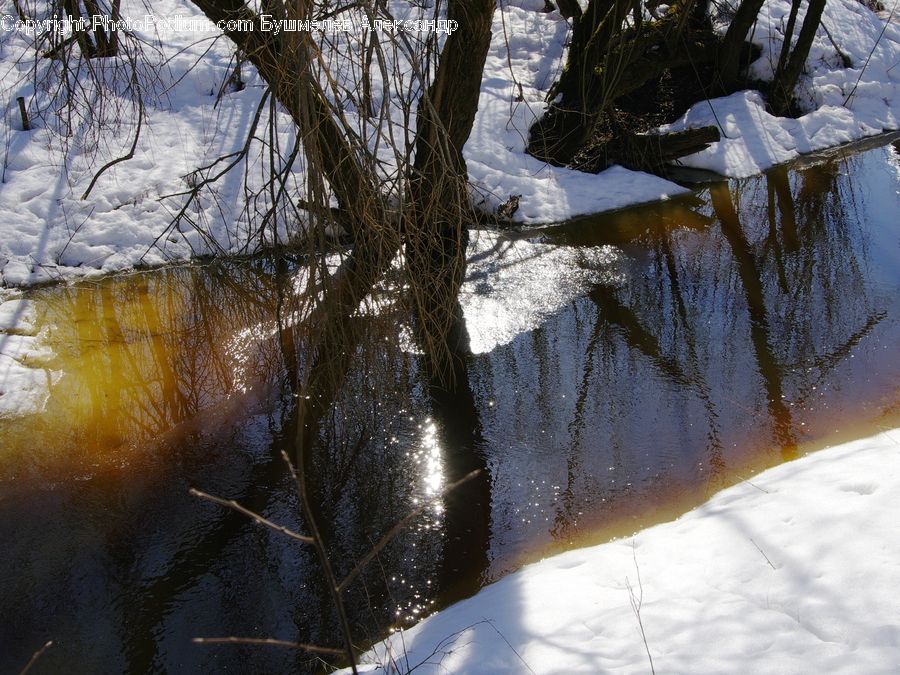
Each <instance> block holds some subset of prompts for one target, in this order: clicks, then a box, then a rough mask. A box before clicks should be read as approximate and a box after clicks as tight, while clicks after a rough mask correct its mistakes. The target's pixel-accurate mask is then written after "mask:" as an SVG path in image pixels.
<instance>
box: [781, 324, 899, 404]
mask: <svg viewBox="0 0 900 675" xmlns="http://www.w3.org/2000/svg"><path fill="white" fill-rule="evenodd" d="M886 317H887V312H877V313H875V314H873V315H871V316H870V317H869V318H868V319H867V320H866V323H865V324H863V326H862V328H860V329H859V330H858V331H856V332H855V333H853V334H852V335H851V336H850V337H849V338H847V341H846V342H845V343H844V344H842V345H839V346H838V348H837V349H835V350H834V351H833V352H831V353H830V354H823V355H822V356H819V357H816V358H815V359H813V363H812V367H813V368H816V369H818V370H819V376H818V377H817V378H816V379H815V380H814V381H813V382H811V383H809V384H808V385H807V386H806V387H805V388H803V389H801V390H800V391H799V392H798V393H797V401H798V402H800V401H803V400H804V399H805V398H806V394H807V393H808V392H809V391H810V390H812V389H815V388H816V387H817V386H818V384H819V383H820V382H821V381H822V380H823V379H824V378H825V376H826V375H827V374H828V373H829V372H830V371H831V370H833V369H834V368H836V367H837V366H838V364H839V363H840V362H841V361H843V360H844V359H845V358H846V357H847V356H848V355H849V354H850V352H851V350H852V349H853V348H854V347H855V346H856V345H857V344H859V343H860V342H861V341H862V340H863V339H864V338H865V337H866V336H867V335H868V334H869V333H871V332H872V330H873V329H874V328H875V326H877V325H878V324H879V323H881V321H882V319H884V318H886Z"/></svg>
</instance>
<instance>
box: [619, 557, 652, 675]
mask: <svg viewBox="0 0 900 675" xmlns="http://www.w3.org/2000/svg"><path fill="white" fill-rule="evenodd" d="M631 557H632V559H633V560H634V569H635V571H636V572H637V582H638V589H639V590H640V595H639V596H638V597H637V598H635V595H634V589H633V588H632V587H631V582H630V581H628V578H627V577H626V579H625V585H626V587H627V588H628V595H629V597H630V599H631V609H632V611H633V612H634V615H635V616H636V617H637V622H638V628H640V630H641V639H642V640H643V641H644V649H645V650H646V651H647V658H648V659H649V660H650V672H651V673H652V674H653V675H656V670H655V669H654V668H653V656H651V655H650V645H649V644H647V633H646V632H645V631H644V621H643V619H641V606H642V605H643V604H644V584H643V583H642V582H641V568H640V567H638V561H637V551H636V550H635V548H634V539H632V540H631Z"/></svg>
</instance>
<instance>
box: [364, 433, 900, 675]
mask: <svg viewBox="0 0 900 675" xmlns="http://www.w3.org/2000/svg"><path fill="white" fill-rule="evenodd" d="M898 494H900V429H893V430H890V431H885V432H883V433H880V434H878V435H876V436H873V437H871V438H866V439H863V440H858V441H853V442H850V443H846V444H843V445H840V446H836V447H833V448H830V449H826V450H822V451H819V452H817V453H814V454H812V455H809V456H806V457H804V458H802V459H799V460H797V461H794V462H791V463H788V464H783V465H781V466H778V467H775V468H773V469H770V470H768V471H766V472H764V473H762V474H760V475H758V476H756V477H754V478H753V479H752V481H745V482H743V483H741V484H739V485H736V486H734V487H731V488H729V489H726V490H724V491H722V492H720V493H719V494H717V495H715V496H714V497H713V498H712V499H710V500H709V501H708V502H707V503H706V504H704V505H703V506H701V507H699V508H697V509H695V510H694V511H691V512H690V513H688V514H686V515H685V516H683V517H681V518H679V519H678V520H676V521H674V522H670V523H665V524H662V525H658V526H655V527H652V528H649V529H647V530H644V531H642V532H639V533H638V534H636V535H635V536H634V537H633V538H632V539H628V540H620V541H614V542H610V543H608V544H603V545H600V546H595V547H592V548H586V549H580V550H576V551H571V552H568V553H564V554H561V555H558V556H555V557H552V558H549V559H546V560H543V561H541V562H539V563H536V564H533V565H529V566H527V567H525V568H524V569H522V570H520V571H519V572H516V573H514V574H512V575H510V576H508V577H506V578H504V579H502V580H500V581H499V582H497V583H495V584H492V585H491V586H488V587H486V588H485V589H483V590H482V591H481V592H479V593H478V594H477V595H476V596H474V597H472V598H470V599H468V600H464V601H462V602H460V603H458V604H456V605H453V606H451V607H449V608H447V609H445V610H443V611H441V612H439V613H437V614H436V615H434V616H432V617H430V618H428V619H426V620H425V621H423V622H422V623H420V624H419V625H417V626H415V627H414V628H412V629H410V630H407V631H404V632H403V633H402V635H401V634H396V635H394V636H393V637H392V638H391V639H390V640H389V641H387V642H386V643H384V644H382V645H381V646H379V647H378V648H377V649H376V650H375V651H373V652H371V653H369V654H367V655H366V656H365V659H364V660H365V662H366V663H368V664H370V666H369V667H370V668H372V669H376V666H375V665H372V664H385V665H386V668H385V670H386V671H387V672H396V670H392V668H396V669H397V670H399V671H400V672H407V671H409V670H412V669H413V668H416V670H415V672H417V673H419V672H422V673H426V672H439V673H523V672H534V673H573V672H583V673H599V672H608V671H613V670H615V671H616V672H642V673H643V672H649V671H650V661H649V658H648V650H649V654H650V657H652V660H653V666H654V668H655V669H656V672H667V673H669V672H671V673H723V672H755V673H769V672H779V673H801V672H843V673H851V672H853V673H857V672H866V673H888V672H896V668H897V664H898V663H900V606H898V605H897V602H896V598H895V596H896V589H897V588H900V540H898V538H897V536H896V527H897V495H898ZM645 640H646V646H645Z"/></svg>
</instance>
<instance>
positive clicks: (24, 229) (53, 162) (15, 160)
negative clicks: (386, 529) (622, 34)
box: [0, 0, 900, 287]
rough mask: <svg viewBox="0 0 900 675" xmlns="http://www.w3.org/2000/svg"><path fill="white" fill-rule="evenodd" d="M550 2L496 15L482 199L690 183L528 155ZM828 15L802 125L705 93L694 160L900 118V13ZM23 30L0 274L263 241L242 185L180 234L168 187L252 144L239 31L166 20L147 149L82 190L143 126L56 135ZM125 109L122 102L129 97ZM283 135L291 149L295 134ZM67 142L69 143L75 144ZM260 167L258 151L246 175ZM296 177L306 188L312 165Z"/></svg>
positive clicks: (735, 172)
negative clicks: (710, 137) (26, 112)
mask: <svg viewBox="0 0 900 675" xmlns="http://www.w3.org/2000/svg"><path fill="white" fill-rule="evenodd" d="M542 6H543V2H542V1H541V0H514V1H513V2H510V3H509V5H508V6H506V7H505V9H506V11H505V12H500V11H498V12H497V14H496V16H495V20H494V27H493V42H492V45H491V50H490V52H489V54H488V58H487V62H486V65H485V71H484V77H483V81H482V92H481V100H480V103H479V111H478V115H477V118H476V120H475V126H474V128H473V131H472V134H471V136H470V139H469V141H468V143H467V145H466V148H465V156H466V160H467V164H468V169H469V174H470V178H471V181H472V184H473V186H474V189H475V192H476V198H475V199H476V201H477V202H479V203H480V206H481V207H482V208H486V209H492V208H495V207H496V206H497V205H498V204H500V203H502V202H504V201H505V200H506V199H507V198H508V197H509V196H510V195H520V200H519V204H520V208H519V211H518V213H517V214H516V220H517V221H518V222H521V223H525V224H540V223H548V222H560V221H562V220H566V219H568V218H571V217H573V216H576V215H580V214H586V213H594V212H601V211H606V210H611V209H617V208H622V207H625V206H628V205H632V204H638V203H643V202H648V201H654V200H659V199H667V198H669V197H672V196H674V195H677V194H681V193H684V192H685V191H686V190H685V188H683V187H681V186H679V185H677V184H675V183H672V182H670V181H666V180H663V179H661V178H659V177H656V176H652V175H648V174H643V173H639V172H634V171H628V170H626V169H623V168H621V167H613V168H611V169H609V170H607V171H605V172H603V173H602V174H599V175H593V174H583V173H579V172H576V171H570V170H567V169H560V168H556V167H551V166H548V165H546V164H543V163H541V162H539V161H537V160H536V159H534V158H532V157H530V156H528V155H526V154H525V152H524V148H525V143H526V137H527V130H528V128H529V127H530V126H531V124H532V123H533V121H534V120H535V119H536V118H537V116H539V115H540V114H541V113H542V112H543V108H544V99H545V97H546V94H547V92H548V90H549V88H550V86H551V85H552V84H553V82H554V80H555V79H556V77H557V75H558V72H559V69H560V68H561V64H562V57H563V54H564V45H565V40H566V36H567V34H568V25H567V22H566V21H565V20H564V19H562V17H560V16H559V14H558V13H556V12H551V13H549V14H544V13H542V12H540V11H539V10H540V9H541V7H542ZM789 8H790V4H789V3H788V2H784V1H783V0H773V2H770V3H767V4H766V7H765V8H764V9H763V14H762V15H761V20H760V22H759V24H758V26H757V28H756V30H755V31H754V33H753V42H754V43H755V44H757V46H759V47H760V49H761V50H762V53H761V56H760V58H759V59H758V60H757V62H756V63H754V64H753V65H752V67H751V72H752V74H753V75H754V76H755V77H758V78H759V79H761V80H765V79H767V78H769V77H771V70H772V63H773V61H774V60H776V59H777V55H778V53H779V50H780V45H781V42H782V39H783V35H782V30H783V25H784V23H785V20H786V16H787V14H788V12H789ZM122 11H123V15H126V16H127V15H130V14H129V13H131V14H133V15H135V16H142V15H143V13H144V11H145V10H144V8H143V5H140V4H139V3H138V4H132V3H123V8H122ZM154 12H155V13H156V14H157V15H158V16H160V17H171V16H179V17H181V18H183V19H185V20H187V19H197V20H199V21H204V19H202V18H200V15H199V14H198V13H196V10H195V9H193V7H192V6H191V5H190V4H187V5H183V4H181V3H178V2H175V1H174V0H166V1H164V2H161V3H155V4H154ZM191 12H194V14H191ZM801 19H802V17H801ZM823 21H824V24H825V26H824V28H820V29H819V33H818V34H817V36H816V39H815V42H814V45H813V48H812V50H811V52H810V57H809V60H808V63H807V73H806V74H805V75H804V76H803V78H802V80H801V83H800V85H799V87H800V90H801V97H800V98H801V102H802V105H803V106H804V109H805V110H806V111H807V114H805V115H803V116H802V117H800V118H799V119H796V120H792V119H784V118H775V117H772V116H771V115H768V113H766V112H765V109H764V105H763V102H762V100H761V98H760V96H759V94H757V93H756V92H752V91H747V92H739V93H737V94H734V95H732V96H730V97H727V98H722V99H713V100H711V101H702V102H700V103H698V104H697V105H695V106H694V107H693V108H692V109H691V110H689V111H688V112H687V113H686V114H685V116H684V117H683V118H682V119H681V120H679V121H678V122H676V123H675V124H673V125H672V128H684V127H692V126H702V125H706V124H716V125H719V126H720V128H721V130H722V133H723V139H722V141H720V142H719V143H717V144H715V145H714V146H712V147H711V148H710V149H709V150H707V151H705V152H703V153H698V154H697V155H694V156H691V157H690V158H686V159H685V160H684V163H685V164H687V165H690V166H696V167H702V168H707V169H714V170H716V171H718V172H720V173H723V174H725V175H728V176H744V175H749V174H752V173H757V172H759V171H762V170H764V169H766V168H768V167H770V166H772V165H774V164H776V163H779V162H784V161H787V160H789V159H791V158H793V157H796V156H798V155H799V154H802V153H807V152H812V151H815V150H820V149H822V148H826V147H832V146H835V145H838V144H841V143H846V142H848V141H852V140H854V139H858V138H862V137H865V136H871V135H874V134H878V133H881V132H882V131H883V130H887V129H897V128H900V122H898V120H900V94H898V91H900V68H898V67H896V63H895V61H896V55H897V53H900V26H898V25H896V24H895V23H886V22H885V20H884V19H881V18H879V17H878V16H877V15H876V14H874V13H873V12H871V11H870V10H868V9H867V8H865V7H864V6H863V5H862V4H860V3H858V2H857V1H856V0H836V1H835V2H829V3H828V5H827V6H826V9H825V15H824V19H823ZM829 27H830V28H829ZM720 28H724V26H721V27H720ZM826 29H828V30H826ZM136 31H137V32H136V34H137V35H138V37H140V38H142V39H145V40H150V41H152V40H154V39H155V38H156V33H155V32H154V31H153V30H150V31H148V32H147V34H146V35H142V34H140V31H139V30H138V29H136ZM26 37H27V36H25V35H24V34H20V33H17V32H5V33H4V34H3V51H2V62H3V64H4V65H5V69H4V70H3V72H2V76H0V89H2V90H3V92H4V94H5V96H6V99H5V100H7V101H12V102H13V103H12V104H11V107H10V108H9V109H8V112H7V115H6V116H5V117H4V119H3V120H2V121H0V134H2V135H3V138H4V139H5V142H6V147H7V150H6V153H5V159H4V171H3V182H2V184H0V285H2V286H5V287H10V286H28V285H32V284H36V283H42V282H46V281H52V280H65V279H70V278H73V277H79V276H90V275H96V274H100V273H107V272H115V271H122V270H127V269H131V268H133V267H135V266H148V265H149V266H153V265H159V264H162V263H164V262H171V261H177V260H188V259H191V258H192V257H194V256H197V255H206V254H210V253H214V252H217V253H222V252H224V253H226V254H237V253H241V254H246V253H248V252H252V250H253V249H254V247H255V246H257V245H258V244H257V243H256V242H255V241H253V242H252V243H251V240H253V239H254V237H253V234H252V233H253V232H254V229H253V228H252V227H249V226H248V224H247V223H245V222H242V217H243V216H242V213H243V210H242V205H241V199H240V197H241V195H242V194H243V193H242V191H241V187H240V181H239V180H231V181H230V182H226V183H225V184H223V185H222V186H221V187H220V189H219V192H218V194H217V197H216V199H208V200H201V202H199V203H198V205H197V212H196V213H195V214H192V218H193V219H195V220H196V222H199V223H203V224H204V227H205V229H206V233H205V234H203V235H201V233H200V232H198V231H196V230H194V229H192V228H190V227H182V228H181V229H180V230H176V229H172V230H168V229H167V228H168V225H169V222H170V220H171V218H172V217H174V215H175V213H177V211H178V200H177V199H173V198H172V197H167V196H166V195H172V194H175V193H180V192H183V191H184V190H185V189H186V187H188V183H189V182H190V179H189V176H190V174H191V173H192V172H193V171H194V170H195V169H197V168H198V166H202V165H204V164H209V163H212V162H214V161H215V160H216V158H218V157H221V156H223V155H226V154H228V153H231V152H236V151H238V150H240V149H241V148H242V146H243V144H244V142H245V135H246V130H247V128H248V124H249V121H250V119H251V118H252V117H253V113H254V111H255V110H256V109H257V107H258V105H259V104H260V100H261V97H262V96H263V91H264V87H263V86H262V83H261V82H260V81H259V79H258V77H256V75H255V73H252V72H249V71H250V70H251V69H250V68H249V67H248V68H247V69H245V70H247V71H248V72H246V73H245V78H246V87H245V88H244V89H243V90H241V91H236V92H232V93H227V94H225V95H223V96H221V97H220V96H218V95H217V92H219V91H220V89H221V88H222V86H223V85H224V82H225V81H226V80H227V78H228V76H229V74H230V72H231V70H230V69H231V68H232V61H231V59H232V56H233V54H232V50H231V48H230V47H229V45H228V44H227V41H225V40H218V41H214V42H211V43H210V41H209V40H200V41H198V40H197V35H195V34H193V33H191V32H190V31H182V32H178V31H176V30H162V31H161V32H160V33H159V37H160V39H161V45H160V49H161V52H160V54H159V58H160V59H161V62H163V63H165V67H164V68H162V67H161V68H160V69H159V71H158V72H157V73H156V75H157V76H158V82H157V83H156V90H157V91H158V92H164V95H162V94H160V96H159V97H158V99H154V100H152V101H151V100H149V98H148V100H147V101H145V103H146V106H147V108H146V113H147V122H146V124H145V125H144V128H143V129H142V131H141V134H140V138H139V141H138V143H137V145H136V147H135V152H134V157H133V158H132V159H130V160H129V161H126V162H122V163H120V164H117V165H115V166H113V167H111V168H110V169H109V170H108V171H107V172H106V173H104V174H103V176H102V177H101V178H100V179H99V180H98V182H97V184H96V186H95V187H94V189H93V191H92V192H91V194H90V196H89V197H88V198H87V199H84V200H82V199H81V195H82V194H83V193H84V192H85V191H86V190H87V188H88V186H89V185H90V184H91V181H92V180H93V178H94V175H95V172H96V170H97V169H98V168H99V167H100V166H102V165H103V164H104V163H106V162H108V161H110V160H112V159H114V158H116V157H119V156H121V155H122V154H123V153H125V152H126V151H127V150H128V148H129V147H130V145H131V143H132V139H133V137H134V133H135V124H134V122H133V120H130V119H128V116H127V115H123V117H122V119H120V120H118V121H117V124H116V125H112V126H110V128H108V129H104V130H103V134H102V137H101V138H100V139H99V140H100V141H102V142H99V143H98V144H95V145H97V147H96V149H92V150H90V151H88V148H87V145H90V144H91V141H90V137H91V133H94V132H90V130H88V129H86V128H82V129H81V131H79V132H78V134H76V136H75V137H71V138H69V139H68V141H67V142H66V143H64V142H62V141H63V138H61V137H60V136H59V135H57V134H55V133H54V132H53V131H52V126H53V124H55V122H53V119H54V117H53V116H52V115H50V116H47V117H46V118H45V119H46V120H47V122H46V124H47V126H45V125H44V121H42V119H41V117H40V116H39V115H38V110H39V109H42V108H44V107H46V106H47V105H49V102H48V100H47V98H46V96H47V94H46V92H43V91H42V90H40V89H38V90H36V89H35V81H36V78H35V77H34V76H33V73H32V72H31V68H32V65H33V63H34V57H33V55H32V54H31V52H29V42H28V40H27V39H26ZM845 63H849V64H850V65H849V67H846V66H845ZM195 64H196V65H195ZM45 67H47V64H43V63H42V64H39V69H41V68H45ZM519 94H521V100H516V98H517V96H518V95H519ZM19 96H23V97H24V98H25V99H26V101H28V104H29V106H30V110H31V117H32V121H33V122H34V126H35V129H34V130H32V131H27V132H26V131H21V123H20V122H19V120H18V116H17V108H15V101H16V99H17V97H19ZM116 104H117V105H120V106H122V109H123V110H125V111H127V110H129V109H130V105H131V104H130V102H128V101H125V100H118V101H117V102H116ZM111 105H112V104H111ZM278 114H279V115H281V117H283V118H284V119H282V120H281V121H280V124H281V127H282V128H284V129H289V128H290V124H289V121H288V120H287V118H286V117H285V116H284V115H283V114H282V113H278ZM347 114H348V115H350V116H351V117H352V115H354V114H355V113H354V112H353V111H347ZM286 133H287V135H286V136H285V138H284V139H283V141H284V143H285V146H286V147H287V146H289V145H290V143H291V142H292V140H291V137H290V133H291V132H286ZM79 134H81V135H79ZM82 136H84V138H82ZM94 140H97V139H96V138H95V139H94ZM84 144H87V145H85V147H84V148H81V145H84ZM66 147H71V149H72V150H73V151H72V152H70V153H69V154H66V152H65V150H66ZM255 161H256V160H255ZM259 161H262V160H261V159H259V160H258V161H257V163H258V162H259ZM260 168H262V167H261V165H260V166H257V165H256V164H254V163H253V162H251V163H250V165H248V167H247V171H248V172H251V173H252V172H253V171H255V170H257V169H260ZM236 170H237V169H236ZM293 173H294V174H295V175H294V178H295V179H296V181H297V184H298V185H302V184H303V182H302V181H303V176H302V173H300V172H299V169H298V170H295V171H294V172H293ZM164 233H165V236H161V235H163V234H164Z"/></svg>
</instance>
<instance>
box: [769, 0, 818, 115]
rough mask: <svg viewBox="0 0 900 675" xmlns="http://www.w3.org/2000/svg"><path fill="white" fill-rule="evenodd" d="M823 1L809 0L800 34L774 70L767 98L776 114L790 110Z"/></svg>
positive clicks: (785, 47) (816, 27)
mask: <svg viewBox="0 0 900 675" xmlns="http://www.w3.org/2000/svg"><path fill="white" fill-rule="evenodd" d="M825 1H826V0H809V6H808V7H807V8H806V16H805V17H804V18H803V26H802V27H801V28H800V35H798V36H797V44H796V45H795V46H794V49H793V50H792V51H791V55H790V57H788V58H787V64H786V65H785V66H784V68H782V69H781V70H779V71H778V72H776V75H775V80H774V81H773V82H772V90H771V96H770V99H769V105H770V106H771V108H772V111H773V112H774V113H775V114H776V115H785V114H788V113H789V112H790V111H791V107H792V105H793V103H794V87H795V86H797V80H798V79H799V78H800V74H801V73H802V72H803V66H804V65H805V64H806V57H807V56H809V50H810V48H811V47H812V43H813V40H814V39H815V37H816V31H817V30H818V28H819V24H820V23H821V22H822V13H823V12H824V11H825ZM784 49H787V42H785V46H784ZM780 61H781V59H780V58H779V65H781V63H780Z"/></svg>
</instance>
